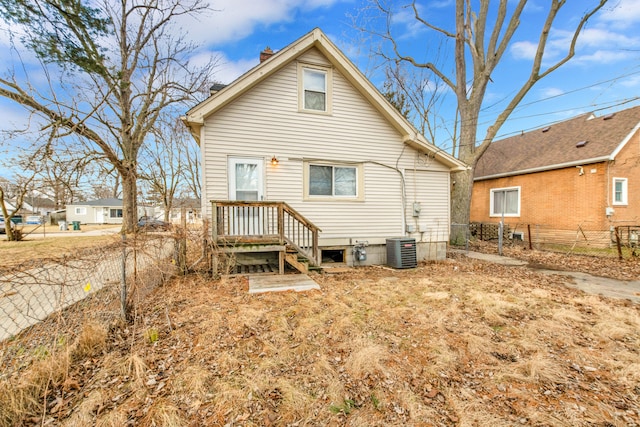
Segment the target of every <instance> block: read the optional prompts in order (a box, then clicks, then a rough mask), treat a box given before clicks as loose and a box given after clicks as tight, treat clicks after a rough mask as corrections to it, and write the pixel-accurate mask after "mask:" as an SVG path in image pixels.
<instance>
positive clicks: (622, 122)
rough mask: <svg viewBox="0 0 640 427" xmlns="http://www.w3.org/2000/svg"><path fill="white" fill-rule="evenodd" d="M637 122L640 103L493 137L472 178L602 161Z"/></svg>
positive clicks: (639, 118) (612, 151) (639, 122)
mask: <svg viewBox="0 0 640 427" xmlns="http://www.w3.org/2000/svg"><path fill="white" fill-rule="evenodd" d="M638 124H640V106H637V107H633V108H629V109H627V110H623V111H618V112H617V113H614V114H608V115H603V116H599V117H596V116H595V115H594V114H591V113H589V114H583V115H581V116H577V117H574V118H572V119H569V120H566V121H564V122H560V123H556V124H553V125H551V126H548V127H544V128H540V129H536V130H534V131H530V132H526V133H524V134H522V135H517V136H512V137H509V138H506V139H502V140H500V141H495V142H493V143H492V144H491V145H490V146H489V148H488V149H487V151H486V152H485V153H484V154H483V155H482V157H481V158H480V160H479V161H478V164H477V166H476V170H475V178H476V179H482V178H489V177H494V176H496V175H497V176H508V175H519V174H521V173H525V172H533V171H539V170H546V169H557V168H559V167H563V166H562V165H564V166H567V165H571V164H577V163H580V162H583V163H585V164H587V163H589V162H593V161H594V160H595V159H600V160H599V161H602V159H603V158H607V157H609V156H611V155H612V154H613V153H614V151H615V150H616V148H618V146H619V145H620V144H621V143H622V142H623V141H624V140H625V138H627V137H628V136H629V135H630V133H631V132H632V131H633V130H634V128H635V127H636V126H637V125H638ZM584 141H586V143H584ZM581 142H583V143H582V144H579V143H581ZM576 145H582V146H581V147H578V146H576Z"/></svg>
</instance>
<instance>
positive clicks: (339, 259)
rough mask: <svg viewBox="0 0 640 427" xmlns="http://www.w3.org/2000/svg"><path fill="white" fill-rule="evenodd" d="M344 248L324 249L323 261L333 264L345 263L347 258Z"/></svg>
mask: <svg viewBox="0 0 640 427" xmlns="http://www.w3.org/2000/svg"><path fill="white" fill-rule="evenodd" d="M344 253H345V250H344V248H340V249H322V263H323V264H332V263H339V264H344V263H345V262H347V260H346V259H345V257H344Z"/></svg>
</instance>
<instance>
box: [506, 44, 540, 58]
mask: <svg viewBox="0 0 640 427" xmlns="http://www.w3.org/2000/svg"><path fill="white" fill-rule="evenodd" d="M536 49H538V44H537V43H532V42H529V41H523V42H514V43H512V44H511V48H510V51H511V55H512V56H513V57H514V58H515V59H533V57H534V56H535V54H536Z"/></svg>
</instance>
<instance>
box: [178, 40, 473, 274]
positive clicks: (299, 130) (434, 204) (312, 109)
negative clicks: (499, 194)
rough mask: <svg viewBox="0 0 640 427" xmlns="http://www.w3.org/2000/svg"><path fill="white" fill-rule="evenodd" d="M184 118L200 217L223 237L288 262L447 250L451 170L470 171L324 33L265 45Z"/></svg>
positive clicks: (377, 258) (432, 254)
mask: <svg viewBox="0 0 640 427" xmlns="http://www.w3.org/2000/svg"><path fill="white" fill-rule="evenodd" d="M183 121H184V122H185V124H186V125H187V126H188V127H189V129H190V130H191V133H192V135H193V136H194V138H195V139H196V141H198V143H199V144H200V148H201V153H202V169H203V183H202V200H203V204H202V212H203V217H206V218H208V219H209V220H210V221H212V224H213V231H214V238H215V239H218V241H219V242H223V241H227V242H237V241H242V239H246V240H247V241H253V242H256V241H258V240H260V241H262V242H263V243H264V244H265V246H266V247H268V248H270V250H272V251H275V252H278V253H279V257H280V266H282V259H283V257H284V258H286V260H287V262H289V263H290V264H292V265H294V266H295V264H296V262H297V261H296V259H297V257H298V255H301V256H305V257H306V258H308V259H309V260H310V261H311V262H312V264H316V265H318V264H322V263H325V262H339V263H344V264H348V265H353V264H356V265H360V264H381V263H385V262H386V260H387V257H386V255H387V251H386V239H388V238H395V239H404V238H406V239H410V240H411V239H415V241H416V245H417V252H418V254H417V257H418V259H425V258H430V259H437V258H444V257H445V254H446V247H447V242H448V240H449V223H450V184H451V181H450V172H451V171H458V170H463V169H465V167H466V166H465V165H464V164H463V163H462V162H460V161H458V160H457V159H455V158H453V157H452V156H450V155H448V154H447V153H445V152H444V151H442V150H440V149H438V148H437V147H436V146H435V145H433V144H430V143H429V142H428V141H427V140H426V139H425V138H424V137H423V136H422V135H421V134H420V133H419V132H418V131H417V130H416V129H415V128H414V127H413V126H412V125H411V124H410V123H409V122H408V121H407V120H406V119H405V118H404V117H403V116H402V115H401V114H400V113H399V112H398V111H397V110H396V109H395V108H394V107H393V106H392V105H391V104H390V103H389V102H388V101H387V100H386V99H385V98H384V96H383V95H382V94H381V93H380V92H379V91H378V90H377V89H376V88H375V86H374V85H373V84H372V83H371V82H370V81H369V80H367V78H366V77H365V76H364V75H363V74H362V73H361V72H360V71H359V70H358V69H357V68H356V67H355V65H354V64H353V63H352V62H351V61H349V59H347V57H346V56H345V55H344V54H343V53H342V52H341V51H340V50H339V49H338V48H337V47H336V46H335V45H334V44H333V43H332V42H331V41H330V40H329V38H328V37H327V36H326V35H325V34H324V33H323V32H322V31H321V30H320V29H314V30H313V31H311V32H309V33H308V34H306V35H304V36H302V37H301V38H300V39H298V40H296V41H294V42H293V43H292V44H290V45H289V46H286V47H285V48H283V49H282V50H280V51H278V52H275V53H274V52H272V51H270V50H265V51H264V52H262V53H261V63H260V64H259V65H257V66H256V67H255V68H253V69H251V70H250V71H248V72H247V73H246V74H244V75H242V76H241V77H239V78H238V79H237V80H236V81H234V82H232V83H231V84H229V85H228V86H226V87H225V86H222V85H220V86H218V87H216V88H213V90H212V95H211V96H210V97H209V98H208V99H206V100H205V101H203V102H202V103H200V104H199V105H197V106H195V107H194V108H192V109H191V110H190V111H188V112H187V115H186V116H185V117H184V118H183ZM396 241H397V240H394V245H395V244H396V243H395V242H396ZM362 244H367V245H368V247H367V252H368V255H367V257H366V258H365V257H364V256H363V254H362V252H361V251H358V247H359V246H361V245H362ZM407 245H409V246H410V244H409V243H407ZM245 246H247V245H245ZM403 248H404V246H403ZM239 249H240V248H239V247H234V248H232V250H239ZM256 249H258V250H260V249H259V248H257V247H256ZM265 250H266V249H265ZM296 251H297V252H298V254H297V255H296V254H293V253H292V252H296ZM280 271H282V268H280Z"/></svg>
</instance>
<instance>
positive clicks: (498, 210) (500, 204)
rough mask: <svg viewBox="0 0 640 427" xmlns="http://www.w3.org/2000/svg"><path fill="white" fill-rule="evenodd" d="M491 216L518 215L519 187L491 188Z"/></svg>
mask: <svg viewBox="0 0 640 427" xmlns="http://www.w3.org/2000/svg"><path fill="white" fill-rule="evenodd" d="M490 199H491V214H490V215H491V216H502V215H503V212H504V216H507V217H514V216H520V187H510V188H493V189H491V197H490Z"/></svg>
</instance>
